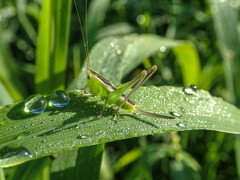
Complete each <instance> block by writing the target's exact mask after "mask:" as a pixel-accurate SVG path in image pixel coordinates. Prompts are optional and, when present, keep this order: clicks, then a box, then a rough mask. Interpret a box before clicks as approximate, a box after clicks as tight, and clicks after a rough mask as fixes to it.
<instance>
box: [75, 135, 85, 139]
mask: <svg viewBox="0 0 240 180" xmlns="http://www.w3.org/2000/svg"><path fill="white" fill-rule="evenodd" d="M77 138H78V139H87V138H88V136H87V135H79V136H78V137H77Z"/></svg>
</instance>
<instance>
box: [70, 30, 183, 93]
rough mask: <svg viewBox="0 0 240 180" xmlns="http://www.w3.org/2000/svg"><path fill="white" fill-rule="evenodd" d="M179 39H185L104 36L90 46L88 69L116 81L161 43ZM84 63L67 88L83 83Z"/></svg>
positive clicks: (168, 44) (173, 44) (171, 44)
mask: <svg viewBox="0 0 240 180" xmlns="http://www.w3.org/2000/svg"><path fill="white" fill-rule="evenodd" d="M183 43H185V42H184V41H176V40H171V39H167V38H162V37H160V36H157V35H150V34H144V35H136V34H135V35H129V36H125V37H109V38H105V39H103V40H102V41H100V42H98V43H97V44H96V45H95V46H94V47H93V48H92V51H91V54H90V64H91V69H93V70H95V71H97V72H98V73H100V74H101V75H102V76H104V77H106V78H107V79H109V80H111V82H113V84H118V83H120V81H121V79H122V78H123V77H124V76H125V75H127V74H128V73H129V72H130V71H131V70H133V69H134V68H135V67H136V66H138V65H139V64H140V63H141V62H142V61H143V60H144V59H145V58H147V57H149V56H151V55H153V54H154V53H157V52H159V50H160V48H161V47H166V48H171V47H176V46H178V45H181V44H183ZM84 67H85V68H83V71H82V72H81V73H80V74H79V76H78V78H76V79H75V80H74V82H73V83H72V85H71V86H70V88H69V89H74V88H83V87H85V86H86V82H87V81H86V64H85V66H84Z"/></svg>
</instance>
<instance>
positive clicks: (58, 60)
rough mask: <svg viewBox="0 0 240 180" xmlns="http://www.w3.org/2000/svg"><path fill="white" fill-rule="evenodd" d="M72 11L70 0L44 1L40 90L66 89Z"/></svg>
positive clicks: (38, 76) (39, 51)
mask: <svg viewBox="0 0 240 180" xmlns="http://www.w3.org/2000/svg"><path fill="white" fill-rule="evenodd" d="M70 13H71V1H70V0H68V1H65V0H61V1H56V2H55V1H47V0H44V1H43V6H42V11H41V17H40V26H39V36H38V44H37V61H36V65H37V66H36V67H37V69H36V77H35V82H36V86H37V91H38V92H41V93H51V92H52V91H53V90H56V89H64V74H65V69H66V62H67V49H68V38H69V37H68V35H69V24H70ZM46 87H47V88H46Z"/></svg>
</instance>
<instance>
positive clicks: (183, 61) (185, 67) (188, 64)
mask: <svg viewBox="0 0 240 180" xmlns="http://www.w3.org/2000/svg"><path fill="white" fill-rule="evenodd" d="M173 52H174V54H175V55H176V57H177V59H178V60H179V62H180V67H181V70H182V75H183V82H184V85H185V86H186V85H188V84H195V85H198V84H199V83H198V78H199V74H200V70H201V67H200V59H199V57H198V53H197V51H196V48H195V47H194V46H193V44H191V43H184V44H182V45H179V46H176V47H174V48H173Z"/></svg>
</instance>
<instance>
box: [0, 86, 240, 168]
mask: <svg viewBox="0 0 240 180" xmlns="http://www.w3.org/2000/svg"><path fill="white" fill-rule="evenodd" d="M185 91H186V90H185ZM185 91H184V90H183V88H176V87H142V88H140V89H139V90H138V91H137V92H136V93H135V94H133V97H132V98H131V99H132V100H133V101H134V102H135V103H136V104H137V105H138V107H139V109H142V110H145V111H149V112H153V113H158V114H163V115H174V116H175V117H176V118H175V119H172V120H167V119H156V118H153V117H148V116H144V115H138V114H135V113H132V112H129V111H126V110H121V112H120V114H121V116H122V117H123V118H124V119H123V120H119V121H116V120H114V119H113V116H114V112H115V108H114V107H112V106H111V107H108V108H106V110H105V111H104V114H103V117H102V118H101V119H98V118H97V115H98V114H99V112H100V111H101V107H102V104H103V103H104V102H102V101H99V98H98V97H78V98H73V99H72V100H71V101H70V103H69V104H68V105H67V106H66V107H64V108H54V107H49V108H48V109H47V110H46V111H45V112H43V113H42V114H39V115H34V114H31V113H26V112H25V111H24V104H23V103H17V104H11V105H8V106H4V107H1V108H0V117H1V119H0V122H1V129H0V135H1V136H0V149H1V152H2V153H1V157H2V160H1V161H0V163H1V166H2V167H7V166H11V165H15V164H18V163H22V162H24V161H27V160H31V159H35V158H40V157H42V156H46V155H49V154H53V153H57V152H61V151H66V150H72V149H75V148H79V147H84V146H90V145H95V144H102V143H106V142H110V141H116V140H121V139H127V138H132V137H139V136H144V135H152V134H157V133H164V132H170V131H183V130H194V129H207V130H215V131H223V132H229V133H240V120H239V116H240V111H239V109H237V108H236V107H234V106H233V105H231V104H229V103H227V102H225V101H223V100H222V99H221V98H217V97H212V96H211V95H210V94H209V93H208V92H206V91H203V90H198V91H197V92H196V93H195V94H192V95H190V94H189V92H188V93H186V92H187V91H186V92H185ZM81 93H82V92H81V91H77V90H75V91H72V92H71V93H70V94H71V96H76V95H77V94H81ZM24 152H27V153H24ZM24 154H25V155H24ZM4 155H6V156H4ZM7 155H8V156H9V155H13V157H11V156H10V157H8V156H7ZM4 157H8V158H4Z"/></svg>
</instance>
